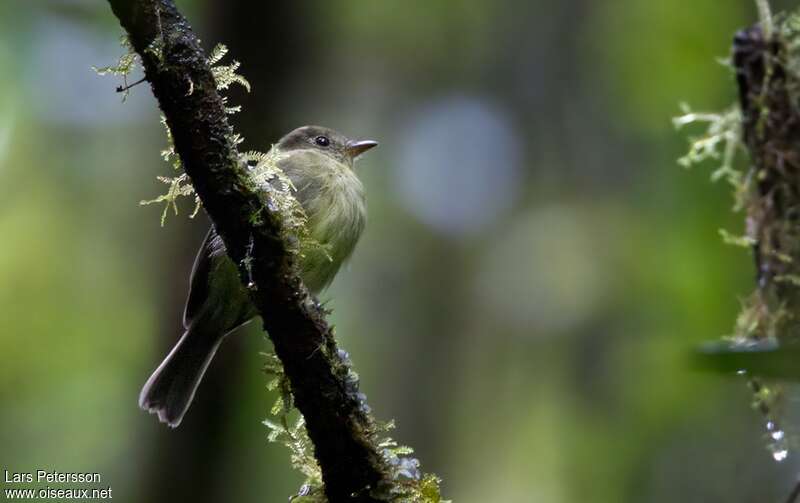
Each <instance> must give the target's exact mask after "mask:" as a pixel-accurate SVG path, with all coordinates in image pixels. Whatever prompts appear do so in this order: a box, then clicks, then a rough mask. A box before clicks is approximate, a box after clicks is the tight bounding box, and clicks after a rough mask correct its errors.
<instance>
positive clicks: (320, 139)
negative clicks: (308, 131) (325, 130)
mask: <svg viewBox="0 0 800 503" xmlns="http://www.w3.org/2000/svg"><path fill="white" fill-rule="evenodd" d="M314 143H316V144H317V145H319V146H320V147H327V146H328V145H330V144H331V141H330V140H329V139H328V137H327V136H317V137H316V138H314Z"/></svg>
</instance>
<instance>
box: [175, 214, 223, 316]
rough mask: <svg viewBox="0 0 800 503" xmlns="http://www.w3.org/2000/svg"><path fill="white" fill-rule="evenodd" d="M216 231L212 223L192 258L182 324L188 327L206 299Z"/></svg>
mask: <svg viewBox="0 0 800 503" xmlns="http://www.w3.org/2000/svg"><path fill="white" fill-rule="evenodd" d="M216 236H217V233H216V232H215V231H214V226H213V225H212V226H211V227H210V228H209V229H208V233H207V234H206V238H205V239H204V240H203V244H202V245H200V249H199V250H198V251H197V257H196V258H195V259H194V266H192V274H191V275H190V276H189V297H188V298H187V299H186V307H185V308H184V310H183V326H184V327H186V328H189V325H190V323H191V321H192V320H193V319H195V317H196V316H197V314H198V313H199V312H200V309H201V308H202V307H203V304H204V303H205V301H206V299H207V298H208V288H209V285H208V275H209V272H210V271H211V255H212V243H213V242H214V241H215V238H216Z"/></svg>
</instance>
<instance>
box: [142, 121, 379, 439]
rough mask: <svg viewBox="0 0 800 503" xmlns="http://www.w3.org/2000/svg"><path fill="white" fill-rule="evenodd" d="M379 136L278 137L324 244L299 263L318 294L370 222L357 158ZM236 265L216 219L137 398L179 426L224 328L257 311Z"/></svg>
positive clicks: (320, 132)
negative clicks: (165, 348) (165, 347)
mask: <svg viewBox="0 0 800 503" xmlns="http://www.w3.org/2000/svg"><path fill="white" fill-rule="evenodd" d="M377 144H378V143H377V142H375V141H372V140H361V141H354V140H350V139H348V138H346V137H345V136H343V135H341V134H339V133H337V132H336V131H333V130H331V129H328V128H324V127H320V126H304V127H301V128H298V129H295V130H294V131H292V132H290V133H289V134H287V135H286V136H284V137H283V138H281V140H280V141H279V142H278V143H277V144H276V145H274V146H273V147H272V148H273V149H277V152H272V153H277V154H278V155H277V156H276V157H275V158H276V159H278V160H277V164H278V167H279V168H280V169H281V170H283V172H284V173H285V174H286V176H287V177H288V178H289V179H290V180H291V182H292V185H293V186H294V190H295V192H294V196H295V198H296V199H297V200H298V202H299V203H300V205H301V206H302V208H303V210H304V211H305V213H306V217H307V226H308V231H309V234H310V237H311V238H312V239H313V240H314V241H315V242H316V243H318V244H319V245H321V246H318V247H315V248H314V249H313V250H309V251H308V252H307V253H302V254H301V257H300V259H299V263H298V269H299V272H300V276H301V278H302V279H303V282H304V283H305V285H306V286H307V287H308V289H309V290H310V291H311V292H312V293H313V294H318V293H319V292H321V291H322V290H323V289H324V288H325V287H327V286H328V285H329V284H330V283H331V281H333V278H334V276H336V273H337V272H338V271H339V268H340V267H341V265H342V263H343V262H344V261H345V260H346V259H347V258H348V257H349V256H350V254H351V253H352V252H353V248H355V245H356V242H357V241H358V238H359V237H360V236H361V232H362V231H363V230H364V224H365V223H366V216H367V215H366V205H365V200H364V187H363V185H362V184H361V181H360V180H359V179H358V177H357V176H356V174H355V171H354V169H353V163H354V162H355V160H356V158H357V157H358V156H359V155H361V154H362V153H364V152H366V151H367V150H369V149H371V148H372V147H374V146H376V145H377ZM256 314H257V313H256V309H255V307H254V306H253V305H252V304H251V302H250V299H249V297H248V295H247V292H246V291H245V289H244V287H243V286H242V284H241V281H240V280H239V272H238V270H237V268H236V265H235V264H234V263H233V261H231V259H230V258H228V255H227V253H226V252H225V245H224V244H223V243H222V240H221V239H220V237H219V236H218V235H217V233H216V232H215V231H214V228H213V226H212V227H211V229H210V230H209V231H208V235H207V236H206V238H205V241H203V244H202V245H201V246H200V250H199V252H198V253H197V258H196V259H195V262H194V267H193V268H192V274H191V276H190V278H189V296H188V298H187V300H186V308H185V310H184V314H183V326H184V327H185V329H186V331H185V332H184V333H183V336H182V337H181V338H180V340H179V341H178V343H177V344H176V345H175V347H174V348H172V351H170V353H169V354H168V355H167V357H166V358H165V359H164V361H163V362H162V363H161V365H159V366H158V368H157V369H156V370H155V372H153V375H151V376H150V378H149V379H148V380H147V382H146V383H145V385H144V387H143V388H142V392H141V394H140V395H139V406H140V407H141V408H142V409H144V410H147V411H149V412H151V413H155V414H158V419H159V420H160V421H161V422H163V423H167V424H168V425H169V426H171V427H173V428H174V427H177V426H178V425H179V424H180V422H181V420H182V419H183V416H184V414H186V410H187V409H188V408H189V405H190V404H191V402H192V399H193V398H194V394H195V391H197V387H198V386H199V385H200V381H201V379H202V378H203V374H204V373H205V371H206V369H207V368H208V365H209V363H211V359H212V358H213V357H214V353H216V351H217V348H219V345H220V343H221V342H222V340H223V339H224V338H225V336H226V335H227V334H229V333H230V332H232V331H233V330H234V329H236V328H237V327H239V326H241V325H243V324H245V323H247V322H248V321H250V320H251V319H252V318H253V317H255V316H256Z"/></svg>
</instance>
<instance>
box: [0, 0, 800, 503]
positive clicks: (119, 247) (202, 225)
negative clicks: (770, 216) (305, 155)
mask: <svg viewBox="0 0 800 503" xmlns="http://www.w3.org/2000/svg"><path fill="white" fill-rule="evenodd" d="M792 3H793V2H788V1H786V2H773V5H774V7H775V8H776V10H777V9H780V8H785V7H790V6H791V5H792ZM178 5H179V7H180V8H182V9H183V10H184V12H185V13H186V14H187V15H188V17H189V19H190V20H191V22H192V23H193V26H194V27H195V29H196V30H197V31H198V32H199V34H200V36H201V37H202V38H203V40H204V43H205V45H206V48H207V49H210V48H211V47H212V46H213V45H214V44H215V43H216V42H218V41H219V42H224V43H226V44H227V45H228V46H229V47H230V49H231V54H232V56H233V58H235V59H238V60H240V61H241V62H242V73H243V74H244V75H245V76H246V77H247V78H248V79H249V80H250V82H251V83H252V84H253V91H252V92H251V93H250V94H246V93H244V92H242V91H241V90H234V91H232V92H231V93H230V96H231V100H232V101H233V102H234V103H237V104H241V105H243V107H244V111H243V112H242V113H240V114H239V115H237V116H235V117H234V122H235V124H236V126H237V128H238V130H239V131H240V132H241V133H242V134H243V135H244V136H245V137H246V142H245V148H248V149H251V148H252V149H262V150H263V149H267V148H268V147H269V145H270V143H271V142H273V141H275V140H276V139H277V138H278V137H279V136H280V135H281V134H282V133H284V132H286V131H288V130H290V129H292V128H294V127H296V126H299V125H303V124H307V123H319V124H324V125H328V126H331V127H334V128H336V129H339V130H342V131H344V132H346V133H348V134H351V135H354V136H361V137H365V138H367V137H368V138H375V139H377V140H379V141H380V142H381V146H380V148H379V149H377V150H375V151H373V152H370V153H369V154H368V155H367V156H365V157H364V159H363V160H362V161H361V162H360V164H359V173H360V175H361V177H362V179H363V180H364V183H365V185H366V187H367V190H368V197H369V208H370V216H369V224H368V227H367V230H366V233H365V235H364V237H363V239H362V241H361V243H360V245H359V247H358V248H357V250H356V253H355V255H354V257H353V259H352V261H351V265H350V267H348V268H347V269H346V270H344V271H343V272H342V273H341V274H340V275H339V277H338V279H337V280H336V282H335V283H334V285H333V286H332V287H331V288H330V289H329V290H328V291H327V292H326V293H325V294H324V296H323V298H324V299H329V301H330V302H329V305H330V306H331V307H332V308H333V309H334V314H333V316H332V320H333V322H334V323H335V324H336V327H337V331H338V336H339V339H340V342H341V344H342V346H343V347H344V348H346V349H348V350H349V351H350V353H351V355H352V357H353V360H354V362H355V364H356V368H357V369H358V371H359V373H360V375H361V378H362V389H363V391H365V392H366V394H367V395H368V397H369V400H370V404H371V406H372V407H373V409H374V411H375V413H376V415H377V416H378V417H379V418H382V419H389V418H394V419H396V421H397V425H398V428H397V430H396V431H395V432H394V436H395V437H397V438H398V439H399V440H400V441H401V442H402V443H406V444H409V445H411V446H413V447H414V448H415V449H416V453H417V455H418V456H419V458H420V459H421V460H422V462H423V467H424V468H425V469H426V470H429V471H433V472H435V473H437V474H439V475H440V476H442V478H443V480H444V482H443V488H444V493H445V495H446V496H448V497H450V498H452V499H454V500H455V501H457V502H463V503H467V502H546V503H558V502H575V501H587V502H632V503H633V502H635V503H641V502H675V501H687V502H731V501H736V502H760V503H761V502H770V501H783V500H784V499H785V498H786V496H787V495H788V493H789V491H790V489H791V486H792V484H793V482H794V480H795V476H796V473H797V472H798V470H800V462H798V460H800V452H795V451H790V453H789V456H788V458H787V459H786V460H785V461H784V462H782V463H776V462H774V461H773V460H772V458H771V456H770V454H769V452H768V451H767V449H766V442H765V440H764V434H765V429H764V424H763V423H764V420H763V418H762V417H760V416H759V415H758V414H757V413H756V412H755V411H753V410H752V409H751V408H750V400H751V396H750V393H749V392H748V390H747V387H746V385H745V383H744V382H743V381H742V380H741V379H738V378H735V377H723V376H718V375H712V374H705V373H700V372H697V371H695V370H693V369H692V368H690V365H689V364H688V361H689V358H688V355H689V354H690V353H691V350H692V348H693V347H695V346H696V345H697V344H698V343H700V342H701V341H704V340H708V339H714V338H716V337H718V336H720V335H722V334H725V333H728V332H729V331H730V329H731V327H732V326H733V322H734V317H735V315H736V313H737V310H738V307H739V304H738V299H739V298H740V297H742V296H744V295H746V294H747V293H748V292H749V291H750V289H751V287H752V265H751V260H750V258H749V257H748V256H747V253H746V252H744V251H742V250H740V249H737V248H734V247H729V246H725V245H724V244H723V243H722V242H721V240H720V238H719V236H718V233H717V230H718V229H719V228H725V229H729V230H731V231H734V232H736V231H739V230H740V229H741V216H738V215H733V214H732V213H731V212H730V208H731V199H730V196H729V193H728V190H727V188H726V187H725V186H724V185H722V184H718V185H713V184H711V183H710V181H709V173H710V169H703V168H700V169H695V170H692V171H686V170H684V169H682V168H680V167H679V166H678V165H677V164H676V162H675V160H676V158H677V157H679V156H680V155H681V154H682V153H683V152H684V150H685V147H686V140H685V134H684V133H683V132H681V133H676V132H675V131H674V129H673V126H672V124H671V121H670V119H671V117H672V116H674V115H676V114H678V112H679V108H678V104H679V103H680V102H681V101H687V102H689V103H691V104H692V105H694V106H695V107H697V108H701V109H717V108H721V107H724V106H726V105H727V104H728V103H730V102H731V101H732V100H733V99H734V97H735V94H734V93H735V89H734V86H733V82H732V76H731V74H730V72H729V71H728V70H727V69H726V68H724V67H723V66H721V65H719V64H718V63H717V61H716V60H717V58H718V57H725V56H726V55H727V54H728V50H729V45H730V41H731V39H732V36H733V34H734V33H735V31H736V30H737V29H738V28H739V27H742V26H745V25H748V24H750V23H751V22H753V21H754V20H755V16H756V13H755V8H754V6H753V5H752V3H751V2H750V1H746V0H739V1H725V2H721V1H719V0H672V1H663V0H662V1H648V2H645V1H641V0H613V1H611V0H606V1H592V0H561V1H559V2H548V1H522V0H515V1H511V0H507V1H503V2H496V1H494V0H464V1H460V2H455V1H440V2H422V1H410V2H409V1H401V0H387V1H381V2H375V1H371V0H343V1H341V2H321V1H307V2H275V3H271V2H249V1H245V0H238V1H225V2H223V1H221V0H180V1H178ZM120 34H121V30H120V28H119V26H118V24H117V22H116V19H115V18H114V17H113V16H112V14H111V12H110V9H109V8H108V6H107V5H106V4H105V3H104V2H95V1H91V0H51V1H43V0H41V1H37V0H28V1H24V0H10V1H9V0H5V1H3V2H0V243H2V245H0V355H1V356H0V358H1V359H2V363H0V469H7V470H10V471H30V470H35V469H38V468H45V469H57V470H60V471H90V472H99V473H101V474H102V476H103V481H104V483H106V484H110V485H111V486H112V488H113V490H114V497H115V500H118V501H130V502H153V503H159V502H189V501H191V502H193V503H203V502H217V501H241V502H256V501H258V502H272V501H286V500H287V497H288V496H289V495H290V494H293V493H294V492H295V491H296V490H297V488H298V486H299V484H300V482H301V476H300V475H299V474H297V473H295V472H293V471H292V470H291V468H290V466H289V462H288V452H287V451H286V450H285V448H284V447H282V446H280V445H276V444H269V443H268V442H267V433H268V432H267V429H266V428H265V427H264V426H263V425H261V420H262V419H263V418H265V417H266V416H267V414H268V410H269V407H270V406H271V405H272V403H273V401H274V399H275V397H274V395H272V394H271V393H270V392H268V391H267V390H266V389H265V383H266V382H267V378H266V376H264V375H263V374H262V373H261V372H260V367H261V365H262V363H263V359H262V357H260V356H259V352H260V351H264V350H265V349H266V348H268V342H267V341H266V340H265V339H264V337H263V336H262V335H260V333H259V331H258V329H257V324H253V326H252V327H249V328H248V329H247V330H243V331H242V332H243V333H240V334H237V335H235V336H232V337H231V338H230V339H229V340H228V342H227V343H226V344H225V345H224V346H223V348H222V350H221V351H220V353H219V354H218V356H217V358H216V360H215V361H214V364H213V365H212V367H211V369H210V371H209V373H208V375H207V377H206V382H205V383H204V384H203V386H202V387H201V390H200V392H199V394H198V396H197V399H196V400H195V404H194V406H193V408H192V409H191V410H190V412H189V414H188V416H187V418H186V420H185V421H184V423H183V425H182V426H181V427H180V428H179V429H178V430H176V431H168V430H167V429H166V428H164V427H163V426H162V425H160V424H158V423H157V422H156V421H155V419H154V418H153V417H152V416H148V415H147V414H145V413H143V412H142V411H140V410H139V409H138V408H137V406H136V400H137V396H138V392H139V389H140V386H141V385H142V383H143V382H144V380H145V379H146V377H147V376H148V375H149V373H150V372H151V371H152V370H153V368H154V367H155V365H156V363H157V362H158V361H160V360H161V358H162V357H163V355H164V354H165V352H166V350H167V348H168V347H169V346H171V345H172V344H173V342H174V341H175V340H176V338H177V336H178V335H179V332H180V315H181V311H182V308H183V302H184V298H185V294H186V287H187V278H188V274H189V271H190V268H191V264H192V260H193V257H194V253H195V250H196V248H197V246H198V245H199V243H200V242H201V240H202V237H203V234H204V233H205V230H206V228H207V225H208V223H207V220H206V219H205V217H204V216H203V215H200V216H198V217H197V218H196V219H194V220H189V219H188V218H186V216H187V215H188V213H189V212H190V211H191V203H190V202H189V201H187V202H185V204H184V206H183V208H182V209H183V212H182V214H181V215H180V216H178V217H174V215H170V217H169V218H168V220H167V224H166V226H165V227H164V228H161V227H160V226H159V216H160V208H157V207H153V206H148V207H140V206H139V205H138V203H139V201H140V200H142V199H150V198H153V197H155V196H156V195H157V194H160V193H161V192H162V191H163V189H164V186H163V185H161V184H160V183H159V182H157V181H156V180H155V177H156V176H157V175H160V174H162V175H168V174H169V172H170V168H169V167H168V166H167V165H166V164H165V163H164V162H162V161H161V159H160V157H159V151H160V150H161V149H162V148H163V147H164V145H165V136H164V132H163V129H162V128H161V126H160V125H159V124H158V112H157V109H156V104H155V102H154V100H153V98H152V95H151V93H150V90H149V88H148V87H147V86H146V85H141V86H138V87H135V88H134V89H133V90H132V92H131V95H130V97H129V98H128V99H127V101H126V102H125V103H122V102H121V99H120V95H118V94H116V93H115V92H114V88H115V87H116V86H117V85H118V84H119V81H118V80H117V79H115V78H113V77H99V76H97V75H95V73H94V72H93V71H92V70H91V69H90V67H91V66H93V65H95V66H104V65H108V64H112V63H114V62H115V61H116V58H117V57H118V56H119V55H120V54H121V52H122V49H121V48H120V47H119V44H118V38H119V36H120ZM694 132H695V133H697V132H698V131H694ZM708 168H710V166H709V167H708ZM0 482H2V481H1V480H0Z"/></svg>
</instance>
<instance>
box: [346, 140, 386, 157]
mask: <svg viewBox="0 0 800 503" xmlns="http://www.w3.org/2000/svg"><path fill="white" fill-rule="evenodd" d="M377 145H378V142H376V141H373V140H359V141H353V140H350V141H348V142H347V144H346V145H345V150H346V151H347V154H348V155H349V156H350V157H351V158H353V159H355V158H356V157H358V156H360V155H361V154H363V153H364V152H366V151H367V150H369V149H371V148H372V147H375V146H377Z"/></svg>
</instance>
